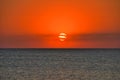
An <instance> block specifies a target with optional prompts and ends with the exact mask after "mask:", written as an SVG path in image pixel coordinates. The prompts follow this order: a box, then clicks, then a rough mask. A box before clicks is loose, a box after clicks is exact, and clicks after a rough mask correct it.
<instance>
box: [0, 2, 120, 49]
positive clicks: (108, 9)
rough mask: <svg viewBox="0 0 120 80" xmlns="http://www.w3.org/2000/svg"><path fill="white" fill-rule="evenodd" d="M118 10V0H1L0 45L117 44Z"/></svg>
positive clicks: (119, 39)
mask: <svg viewBox="0 0 120 80" xmlns="http://www.w3.org/2000/svg"><path fill="white" fill-rule="evenodd" d="M119 14H120V0H2V1H1V2H0V48H120V15H119ZM63 32H64V33H65V34H67V37H66V39H65V40H64V41H60V39H59V37H58V36H59V34H60V33H63Z"/></svg>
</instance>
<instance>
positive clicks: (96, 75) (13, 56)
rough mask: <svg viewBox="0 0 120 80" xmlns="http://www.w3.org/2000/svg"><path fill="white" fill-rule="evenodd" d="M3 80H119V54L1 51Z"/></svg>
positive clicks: (0, 72)
mask: <svg viewBox="0 0 120 80" xmlns="http://www.w3.org/2000/svg"><path fill="white" fill-rule="evenodd" d="M0 80H120V50H119V49H111V50H110V49H104V50H102V49H83V50H82V49H81V50H80V49H72V50H70V49H52V50H49V49H0Z"/></svg>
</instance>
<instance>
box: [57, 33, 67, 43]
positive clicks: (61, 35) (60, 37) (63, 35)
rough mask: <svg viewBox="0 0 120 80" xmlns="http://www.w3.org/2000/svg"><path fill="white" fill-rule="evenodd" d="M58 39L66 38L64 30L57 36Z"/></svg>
mask: <svg viewBox="0 0 120 80" xmlns="http://www.w3.org/2000/svg"><path fill="white" fill-rule="evenodd" d="M58 38H59V40H60V41H64V40H65V39H66V38H67V34H66V33H64V32H61V33H60V34H59V36H58Z"/></svg>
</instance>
